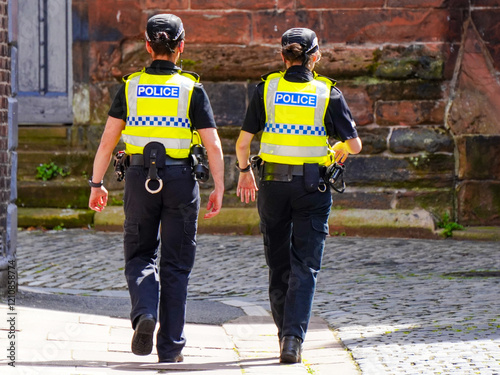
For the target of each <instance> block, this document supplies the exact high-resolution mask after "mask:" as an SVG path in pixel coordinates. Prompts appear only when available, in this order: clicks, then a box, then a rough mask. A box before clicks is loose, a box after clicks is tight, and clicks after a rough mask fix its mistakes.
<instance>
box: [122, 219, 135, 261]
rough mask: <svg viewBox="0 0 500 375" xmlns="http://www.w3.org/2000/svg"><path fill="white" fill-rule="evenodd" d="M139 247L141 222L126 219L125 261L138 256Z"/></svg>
mask: <svg viewBox="0 0 500 375" xmlns="http://www.w3.org/2000/svg"><path fill="white" fill-rule="evenodd" d="M138 248H139V224H138V223H137V222H135V221H133V220H130V219H125V221H124V223H123V249H124V257H125V263H126V262H127V261H129V260H130V259H131V258H133V257H135V256H136V253H137V250H138Z"/></svg>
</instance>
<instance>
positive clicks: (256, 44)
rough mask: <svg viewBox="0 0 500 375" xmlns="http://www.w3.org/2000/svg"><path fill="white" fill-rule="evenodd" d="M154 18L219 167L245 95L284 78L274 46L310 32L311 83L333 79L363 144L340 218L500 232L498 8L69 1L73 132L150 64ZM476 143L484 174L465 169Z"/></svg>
mask: <svg viewBox="0 0 500 375" xmlns="http://www.w3.org/2000/svg"><path fill="white" fill-rule="evenodd" d="M159 12H170V13H175V14H177V15H178V16H180V17H181V18H182V19H183V21H184V25H185V28H186V52H185V53H184V55H183V60H184V68H185V69H186V70H194V71H196V72H198V73H199V74H200V75H201V77H202V82H204V84H205V87H206V89H207V92H208V93H209V96H210V98H211V101H212V104H213V107H214V112H215V114H216V119H217V122H218V125H219V126H220V127H221V134H223V136H224V137H226V138H227V139H225V141H224V145H225V150H224V151H225V154H226V155H227V157H228V158H231V157H233V154H234V146H233V144H234V139H232V138H231V136H234V134H235V131H236V132H237V129H238V126H240V125H241V121H242V118H243V116H244V113H245V109H246V105H247V103H248V100H249V96H250V95H251V93H252V90H253V88H254V84H255V83H256V82H257V81H258V80H259V77H260V75H261V74H263V73H265V72H267V71H271V70H275V69H281V68H282V63H281V61H280V59H279V57H278V55H277V53H276V51H277V49H278V47H279V39H280V37H281V35H282V33H283V32H284V31H285V30H286V29H288V28H290V27H296V26H304V27H309V28H312V29H314V30H315V31H316V33H317V34H318V37H319V39H320V46H321V49H322V52H323V58H322V61H321V63H320V64H319V65H318V66H317V71H318V72H320V73H322V74H325V75H328V76H331V77H334V78H336V79H338V80H339V82H338V87H339V88H340V89H341V90H342V91H343V92H344V94H345V96H346V98H347V101H348V103H349V105H350V107H351V109H352V111H353V114H354V117H355V119H356V122H357V124H358V127H359V132H360V135H361V137H362V139H363V142H364V150H363V152H362V154H361V155H359V156H357V157H352V158H350V159H349V166H348V171H349V175H348V178H349V184H350V187H351V188H350V189H349V193H346V194H344V195H342V196H338V195H337V196H336V205H339V206H345V207H364V208H366V207H371V208H413V207H424V208H428V209H430V210H431V211H433V212H435V213H436V214H442V213H443V212H444V211H454V210H455V212H457V213H458V216H457V218H458V219H459V220H460V221H461V222H463V223H466V224H493V223H496V224H500V217H499V215H498V212H499V211H500V189H499V188H498V186H499V185H498V184H499V180H500V161H498V157H497V156H496V155H499V154H500V152H498V151H499V150H498V144H499V143H498V142H497V140H498V138H495V137H498V136H499V135H500V122H499V120H498V119H499V118H500V116H498V114H499V113H498V111H499V108H500V103H499V102H498V100H500V99H498V98H499V97H500V95H498V93H499V90H500V86H499V84H498V81H499V72H500V43H499V42H500V26H499V25H500V22H499V21H500V0H471V1H470V4H469V0H288V1H285V0H276V1H264V0H233V1H229V0H175V1H161V0H141V1H137V0H121V1H116V0H73V13H74V17H73V24H74V26H73V30H74V67H75V81H76V85H75V92H76V93H77V94H78V92H79V91H80V90H88V93H89V97H90V98H91V99H90V103H89V107H90V108H89V111H88V112H89V113H90V115H89V118H88V119H84V120H83V121H81V122H82V123H90V124H102V123H104V121H105V117H106V112H107V108H108V106H109V103H110V102H111V99H112V97H113V95H114V91H115V90H116V87H117V84H118V82H119V78H120V77H121V76H123V75H124V74H126V73H129V72H131V71H135V70H137V69H139V68H141V67H142V66H144V65H147V64H148V63H149V61H148V55H147V54H146V52H145V49H144V43H143V30H144V27H145V24H146V21H147V19H148V18H149V17H150V16H151V15H153V14H156V13H159ZM485 98H486V99H485ZM494 98H496V99H494ZM77 122H78V119H77ZM232 130H234V131H232ZM478 134H480V135H481V136H482V137H483V138H479V137H475V136H476V135H478ZM491 137H493V138H491ZM477 144H481V145H484V146H485V147H486V148H487V150H488V152H487V154H488V155H489V156H484V155H483V156H481V157H479V156H478V157H476V159H478V160H480V165H481V168H484V167H487V170H486V172H484V173H483V174H481V175H478V172H477V168H475V167H474V166H472V165H471V164H470V163H469V161H468V160H469V159H468V157H467V156H468V155H471V151H470V150H471V149H474V146H473V145H477ZM471 145H472V146H471ZM455 150H457V155H458V157H457V159H456V158H455V155H454V152H455ZM467 150H468V151H467ZM481 155H482V154H481ZM485 181H486V185H483V184H484V183H485ZM226 183H227V185H228V186H227V187H228V188H231V187H232V186H233V185H234V176H233V175H232V169H231V167H229V168H228V178H227V180H226ZM484 186H487V189H486V191H485V189H482V188H480V187H484ZM455 189H456V191H455ZM478 196H479V197H486V198H484V199H483V198H480V199H479V201H477V197H478ZM472 198H474V199H476V200H474V199H472ZM467 202H474V203H472V204H469V203H467ZM477 207H481V210H476V208H477Z"/></svg>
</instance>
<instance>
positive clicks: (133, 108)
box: [127, 75, 141, 117]
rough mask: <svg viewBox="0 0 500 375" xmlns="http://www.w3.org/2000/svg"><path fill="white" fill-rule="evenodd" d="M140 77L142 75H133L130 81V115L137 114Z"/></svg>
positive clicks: (128, 95)
mask: <svg viewBox="0 0 500 375" xmlns="http://www.w3.org/2000/svg"><path fill="white" fill-rule="evenodd" d="M140 77H141V76H140V75H138V76H136V77H133V78H132V79H130V80H129V82H128V90H127V101H128V103H127V106H128V113H129V116H131V117H136V116H137V86H138V85H139V78H140Z"/></svg>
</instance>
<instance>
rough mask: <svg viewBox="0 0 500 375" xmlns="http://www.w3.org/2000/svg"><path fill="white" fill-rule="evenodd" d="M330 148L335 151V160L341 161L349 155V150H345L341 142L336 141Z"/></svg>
mask: <svg viewBox="0 0 500 375" xmlns="http://www.w3.org/2000/svg"><path fill="white" fill-rule="evenodd" d="M332 149H333V150H334V151H335V160H334V161H335V162H338V163H343V162H344V161H345V160H346V159H347V157H348V156H349V152H348V151H347V147H346V145H345V143H343V142H337V143H335V144H334V145H333V146H332Z"/></svg>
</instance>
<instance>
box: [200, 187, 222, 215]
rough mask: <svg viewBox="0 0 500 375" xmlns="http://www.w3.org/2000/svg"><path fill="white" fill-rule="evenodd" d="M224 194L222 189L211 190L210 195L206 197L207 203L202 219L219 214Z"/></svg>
mask: <svg viewBox="0 0 500 375" xmlns="http://www.w3.org/2000/svg"><path fill="white" fill-rule="evenodd" d="M223 196H224V190H222V191H216V190H214V191H212V192H211V193H210V196H209V197H208V203H207V210H208V211H209V212H207V213H206V214H205V215H203V218H204V219H210V218H212V217H214V216H216V215H218V214H219V212H220V209H221V208H222V198H223Z"/></svg>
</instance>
